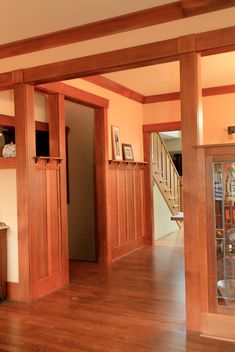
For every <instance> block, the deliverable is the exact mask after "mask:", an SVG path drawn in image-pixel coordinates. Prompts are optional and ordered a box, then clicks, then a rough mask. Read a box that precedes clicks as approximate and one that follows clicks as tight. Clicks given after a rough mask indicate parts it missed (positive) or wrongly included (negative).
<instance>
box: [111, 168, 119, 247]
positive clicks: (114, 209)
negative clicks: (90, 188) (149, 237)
mask: <svg viewBox="0 0 235 352" xmlns="http://www.w3.org/2000/svg"><path fill="white" fill-rule="evenodd" d="M109 195H110V208H109V214H111V215H110V237H111V243H110V245H111V248H115V247H118V246H119V237H118V232H119V231H118V203H117V172H116V170H109ZM113 215H115V216H113Z"/></svg>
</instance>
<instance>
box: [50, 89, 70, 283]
mask: <svg viewBox="0 0 235 352" xmlns="http://www.w3.org/2000/svg"><path fill="white" fill-rule="evenodd" d="M48 107H49V146H50V156H51V157H60V158H61V159H62V163H61V166H60V181H59V182H60V185H59V193H60V194H58V196H59V197H60V206H61V217H60V222H61V224H60V225H61V251H62V252H61V266H62V280H61V282H62V284H66V283H68V281H69V257H68V215H67V180H66V131H65V111H64V95H62V94H51V95H49V96H48Z"/></svg>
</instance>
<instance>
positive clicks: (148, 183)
mask: <svg viewBox="0 0 235 352" xmlns="http://www.w3.org/2000/svg"><path fill="white" fill-rule="evenodd" d="M175 130H181V121H174V122H166V123H155V124H150V125H143V146H144V161H145V162H146V164H147V165H146V167H145V170H144V182H145V211H146V235H147V243H148V244H149V245H152V243H153V239H154V220H153V218H154V215H153V187H152V177H151V160H150V152H151V150H150V145H151V133H152V132H163V131H175Z"/></svg>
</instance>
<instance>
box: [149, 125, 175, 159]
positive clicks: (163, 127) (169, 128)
mask: <svg viewBox="0 0 235 352" xmlns="http://www.w3.org/2000/svg"><path fill="white" fill-rule="evenodd" d="M178 130H179V131H181V121H173V122H162V123H154V124H150V125H143V132H144V133H151V132H165V131H178ZM146 161H147V160H146Z"/></svg>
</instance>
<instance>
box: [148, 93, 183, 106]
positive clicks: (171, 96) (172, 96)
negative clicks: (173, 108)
mask: <svg viewBox="0 0 235 352" xmlns="http://www.w3.org/2000/svg"><path fill="white" fill-rule="evenodd" d="M171 100H180V92H173V93H165V94H155V95H149V96H146V97H144V101H143V104H153V103H161V102H164V101H171Z"/></svg>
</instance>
